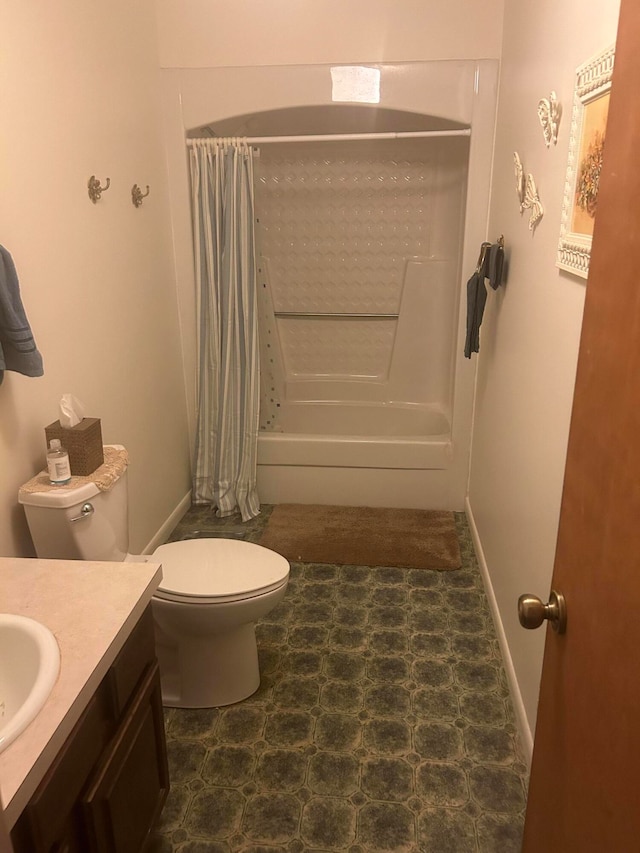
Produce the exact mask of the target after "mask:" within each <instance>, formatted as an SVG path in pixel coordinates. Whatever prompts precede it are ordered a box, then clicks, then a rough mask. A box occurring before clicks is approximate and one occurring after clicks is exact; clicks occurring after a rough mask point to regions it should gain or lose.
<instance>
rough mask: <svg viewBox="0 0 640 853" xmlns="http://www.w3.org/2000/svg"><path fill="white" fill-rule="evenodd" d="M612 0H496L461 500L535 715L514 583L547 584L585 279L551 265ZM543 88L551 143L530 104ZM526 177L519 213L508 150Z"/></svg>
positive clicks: (533, 676)
mask: <svg viewBox="0 0 640 853" xmlns="http://www.w3.org/2000/svg"><path fill="white" fill-rule="evenodd" d="M618 9H619V2H618V0H606V2H602V0H589V2H585V0H566V2H563V3H544V4H540V3H539V2H538V0H507V2H506V10H505V22H504V45H503V58H502V67H501V85H500V94H499V106H498V122H497V136H496V149H495V157H494V169H493V182H492V202H491V210H490V234H497V233H503V234H504V236H505V241H506V246H507V257H508V274H507V278H506V282H505V286H504V288H502V289H501V290H500V291H499V292H498V293H496V294H493V293H492V294H491V295H490V298H489V304H488V306H487V311H486V314H485V320H484V322H483V326H482V331H481V352H480V359H479V368H478V382H477V397H476V409H475V426H474V436H473V445H472V464H471V480H470V490H469V504H470V508H471V511H472V514H473V520H474V521H475V524H476V525H477V531H478V535H479V539H480V543H481V547H482V556H483V559H484V561H485V565H486V567H487V570H488V573H489V576H490V578H491V584H492V587H493V591H494V593H495V597H496V602H497V606H498V609H499V615H500V620H501V623H502V627H503V628H504V632H505V636H506V640H507V643H508V647H509V652H510V656H511V660H512V663H513V667H514V671H515V676H516V678H517V682H518V685H519V689H520V693H521V695H522V699H523V703H524V709H525V711H526V717H527V720H528V725H529V727H530V728H531V730H533V728H534V726H535V718H536V709H537V699H538V687H539V678H540V670H541V664H542V651H543V644H544V631H543V630H538V631H525V630H523V629H522V628H521V627H520V626H519V624H518V619H517V612H516V602H517V598H518V595H520V593H523V592H531V593H534V594H536V595H539V596H540V597H541V598H543V599H544V600H546V599H547V598H548V593H549V589H550V580H551V572H552V568H553V559H554V553H555V542H556V535H557V526H558V515H559V507H560V498H561V490H562V480H563V473H564V464H565V455H566V446H567V437H568V429H569V418H570V413H571V401H572V396H573V385H574V380H575V369H576V361H577V353H578V344H579V338H580V327H581V323H582V310H583V303H584V294H585V282H584V280H583V279H581V278H578V277H576V276H574V275H571V274H569V273H566V272H561V271H560V270H558V269H557V267H556V265H555V261H556V248H557V242H558V234H559V228H560V218H561V208H562V195H563V188H564V179H565V171H566V165H567V154H568V146H569V132H570V124H571V109H572V99H573V88H574V78H575V68H576V66H577V65H579V64H580V63H582V62H584V61H585V60H586V59H588V58H589V57H590V56H592V55H593V54H595V53H597V52H599V51H600V50H601V49H603V48H605V47H606V46H607V45H608V44H610V43H612V42H613V41H614V40H615V33H616V24H617V17H618ZM552 89H554V90H555V91H556V93H557V96H558V98H559V100H560V102H561V104H562V107H563V115H562V120H561V124H560V132H559V138H558V144H557V145H556V146H552V147H551V148H550V149H547V148H546V147H545V144H544V141H543V136H542V131H541V127H540V124H539V121H538V116H537V104H538V101H539V100H540V98H543V97H548V96H549V93H550V91H551V90H552ZM514 151H518V152H519V154H520V157H521V159H522V162H523V164H524V168H525V171H526V172H531V173H532V174H533V175H534V177H535V180H536V183H537V186H538V190H539V193H540V198H541V200H542V202H543V204H544V208H545V214H544V218H543V219H542V221H541V222H540V224H539V226H538V228H537V229H536V231H535V233H533V234H532V232H531V231H529V229H528V214H527V213H526V212H525V214H524V215H522V216H521V215H520V213H519V210H518V201H517V198H516V190H515V178H514V170H513V152H514Z"/></svg>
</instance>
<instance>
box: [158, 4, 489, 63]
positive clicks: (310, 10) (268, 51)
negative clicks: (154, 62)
mask: <svg viewBox="0 0 640 853" xmlns="http://www.w3.org/2000/svg"><path fill="white" fill-rule="evenodd" d="M503 3H504V0H487V2H484V3H478V2H476V0H448V2H446V3H443V2H441V0H427V2H425V0H322V2H300V0H272V2H270V3H264V2H258V0H234V2H230V0H226V2H215V0H156V8H157V11H158V34H159V49H160V64H161V66H163V67H167V68H205V67H207V66H210V67H212V66H235V65H291V64H293V65H296V64H301V65H308V64H314V63H323V62H341V63H349V62H385V61H386V62H400V61H411V60H425V59H494V58H497V57H499V55H500V42H501V34H502V8H503Z"/></svg>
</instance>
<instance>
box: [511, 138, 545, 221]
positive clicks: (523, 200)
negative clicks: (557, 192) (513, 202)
mask: <svg viewBox="0 0 640 853" xmlns="http://www.w3.org/2000/svg"><path fill="white" fill-rule="evenodd" d="M513 165H514V171H515V175H516V192H517V194H518V201H519V202H520V213H524V211H525V210H530V211H531V214H530V216H529V231H533V230H534V229H535V227H536V225H537V224H538V222H540V220H541V219H542V217H543V216H544V207H543V206H542V202H541V201H540V196H539V195H538V189H537V187H536V182H535V180H534V178H533V175H532V174H528V175H527V176H526V178H525V175H524V169H523V167H522V162H521V161H520V155H519V154H518V152H517V151H514V152H513Z"/></svg>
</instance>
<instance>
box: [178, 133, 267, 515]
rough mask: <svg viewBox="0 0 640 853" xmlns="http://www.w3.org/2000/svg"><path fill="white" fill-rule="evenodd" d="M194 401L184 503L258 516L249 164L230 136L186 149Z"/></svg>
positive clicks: (241, 145) (245, 150)
mask: <svg viewBox="0 0 640 853" xmlns="http://www.w3.org/2000/svg"><path fill="white" fill-rule="evenodd" d="M190 169H191V192H192V213H193V234H194V254H195V272H196V287H197V290H198V307H197V336H198V353H199V361H198V402H197V431H196V445H195V460H194V473H193V501H194V503H197V504H211V505H212V506H214V507H216V510H217V515H218V516H226V515H231V514H232V513H233V512H234V511H235V509H236V508H237V509H239V510H240V513H241V515H242V520H243V521H247V520H248V519H250V518H253V517H254V516H256V515H258V513H259V512H260V501H259V499H258V494H257V490H256V456H257V441H258V415H259V405H260V398H259V386H260V382H259V369H260V366H259V362H258V324H257V306H256V296H257V294H256V265H255V238H254V200H253V160H252V151H251V148H250V147H249V146H248V145H247V144H246V142H245V141H242V140H240V139H235V138H234V139H206V140H205V139H203V140H193V144H192V147H191V148H190Z"/></svg>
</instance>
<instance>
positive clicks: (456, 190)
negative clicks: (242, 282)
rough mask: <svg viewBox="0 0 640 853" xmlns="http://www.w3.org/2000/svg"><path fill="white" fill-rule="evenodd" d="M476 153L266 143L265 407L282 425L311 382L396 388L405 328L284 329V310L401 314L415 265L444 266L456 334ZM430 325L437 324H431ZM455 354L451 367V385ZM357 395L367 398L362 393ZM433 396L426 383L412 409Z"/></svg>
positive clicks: (449, 142)
mask: <svg viewBox="0 0 640 853" xmlns="http://www.w3.org/2000/svg"><path fill="white" fill-rule="evenodd" d="M467 152H468V141H467V140H466V139H464V138H452V139H423V140H406V141H405V140H402V141H401V140H396V141H393V142H389V143H388V142H380V141H378V142H367V143H360V142H350V143H331V144H330V145H327V144H324V145H311V144H308V143H304V144H294V145H278V146H276V145H272V146H267V145H265V146H263V147H262V150H261V153H260V157H259V159H258V160H257V163H256V210H257V218H258V240H259V251H260V253H261V255H262V257H261V263H260V265H259V266H260V276H261V284H262V291H263V292H262V299H263V302H262V311H261V316H262V320H263V332H264V334H263V341H264V342H265V343H264V349H263V369H264V371H265V388H264V394H265V395H266V397H267V398H266V399H265V397H264V396H263V410H264V412H265V414H268V416H269V419H270V420H271V416H273V415H274V412H273V408H274V406H275V405H277V400H278V399H282V398H283V396H285V395H286V396H288V398H289V399H291V398H292V397H293V398H297V399H305V396H304V393H307V394H308V393H309V383H308V382H307V383H306V384H305V383H303V382H300V380H316V384H315V388H316V391H318V380H329V379H331V380H338V381H340V380H349V381H351V383H352V384H353V383H354V382H356V381H362V382H365V383H371V384H374V383H375V384H377V385H379V384H380V383H385V382H388V380H389V374H390V368H391V365H392V359H393V354H394V350H395V349H396V347H397V344H398V341H397V328H398V324H397V322H396V321H395V320H389V319H379V320H376V319H373V320H372V319H346V318H345V319H340V318H339V317H338V318H337V319H317V318H303V319H301V318H284V317H283V318H279V319H276V320H275V321H274V320H273V312H275V313H276V314H277V313H278V312H300V313H303V314H304V313H309V314H313V313H323V314H325V313H327V314H337V315H340V314H398V313H399V312H400V309H401V304H402V299H403V289H404V288H405V282H406V280H407V272H408V263H407V262H408V261H410V260H413V261H417V262H422V263H423V264H424V266H425V271H426V270H427V269H428V268H429V265H430V264H431V265H432V264H433V261H437V262H439V268H440V269H442V262H445V265H446V266H447V268H448V270H449V281H448V282H447V283H446V287H447V288H448V290H449V293H450V297H451V298H450V299H449V300H448V307H447V308H446V309H445V310H446V315H445V316H440V317H438V325H440V327H441V328H442V329H443V330H447V333H448V332H450V331H451V330H452V329H453V327H454V324H455V317H456V311H457V305H458V303H457V291H458V262H457V259H458V257H459V253H460V246H461V239H462V228H463V214H464V196H465V191H464V188H465V185H466V174H467V167H466V163H467ZM446 262H448V264H447V263H446ZM429 275H433V274H432V273H427V272H425V282H424V285H423V286H425V287H429V286H430V282H429ZM438 287H440V285H438ZM445 301H446V300H445ZM436 304H437V305H438V310H442V304H443V301H442V298H441V293H438V294H437V298H436V288H435V287H434V302H433V305H434V309H435V306H436ZM430 320H431V321H432V320H433V318H428V317H426V316H425V325H427V324H428V323H429V321H430ZM419 355H420V342H419V341H416V357H419ZM452 358H453V353H451V357H450V359H449V360H448V363H447V364H446V365H444V366H442V365H440V367H439V369H444V370H445V371H446V373H447V383H449V381H450V374H451V365H452V361H451V359H452ZM296 383H297V385H296ZM440 384H442V383H440ZM420 385H421V386H423V385H424V383H420ZM388 390H389V392H390V393H392V392H393V389H392V388H389V389H388ZM303 391H304V393H303ZM354 393H355V394H356V395H357V398H361V396H362V390H361V389H360V390H359V391H358V392H356V391H355V389H354ZM301 394H302V396H300V395H301ZM424 394H425V388H424V387H416V388H414V389H413V391H412V393H411V394H410V397H411V399H410V400H408V402H431V401H429V400H425V399H423V398H424ZM320 396H322V393H320ZM378 396H379V395H378ZM268 409H271V411H270V412H269V413H267V410H268ZM275 414H277V413H275ZM264 426H267V427H268V426H270V425H267V424H266V421H265V422H264V423H263V427H264Z"/></svg>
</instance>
